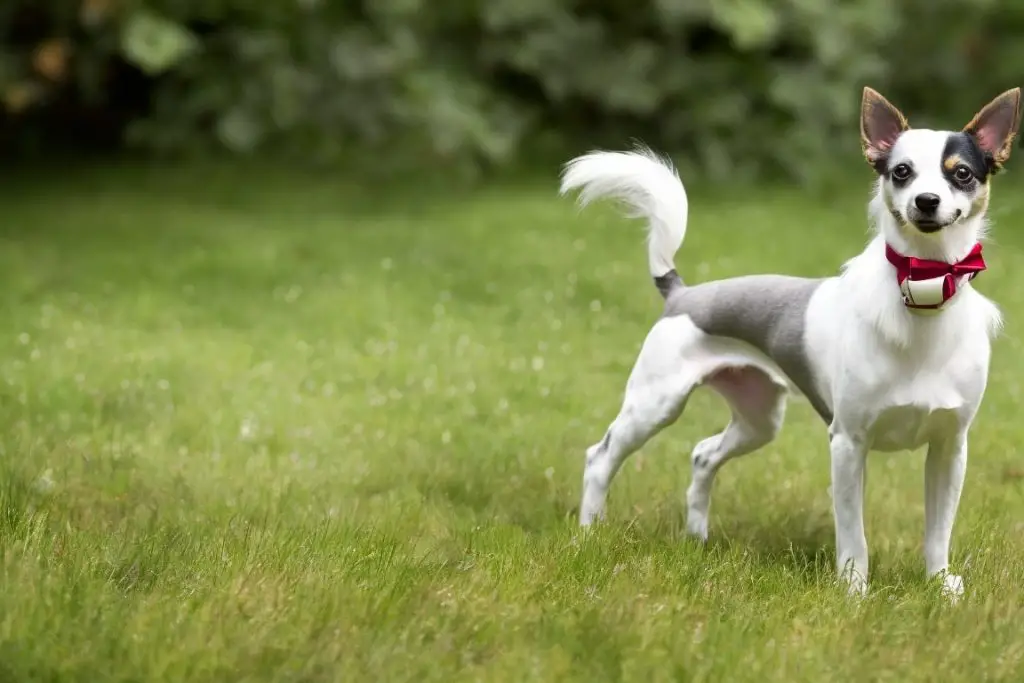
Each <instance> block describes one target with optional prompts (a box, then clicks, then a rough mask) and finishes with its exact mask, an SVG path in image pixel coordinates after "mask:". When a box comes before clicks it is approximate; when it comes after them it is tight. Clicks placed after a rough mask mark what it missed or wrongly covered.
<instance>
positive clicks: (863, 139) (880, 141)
mask: <svg viewBox="0 0 1024 683" xmlns="http://www.w3.org/2000/svg"><path fill="white" fill-rule="evenodd" d="M908 128H910V125H909V124H907V119H906V117H905V116H903V114H901V113H900V110H899V109H897V108H896V107H894V106H892V104H890V103H889V100H887V99H885V98H884V97H882V96H881V95H880V94H878V92H877V91H875V90H872V89H871V88H864V98H863V99H862V100H861V104H860V143H861V146H862V147H863V148H864V157H865V158H866V159H867V160H868V163H869V164H871V165H872V166H876V167H877V166H878V165H879V163H881V162H882V161H884V160H885V158H886V157H887V156H888V155H889V151H890V150H891V149H892V146H893V144H895V142H896V138H898V137H899V136H900V133H902V132H903V131H905V130H907V129H908Z"/></svg>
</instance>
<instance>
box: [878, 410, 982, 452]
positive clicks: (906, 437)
mask: <svg viewBox="0 0 1024 683" xmlns="http://www.w3.org/2000/svg"><path fill="white" fill-rule="evenodd" d="M962 409H963V405H959V406H953V405H951V406H948V407H937V406H927V405H914V404H907V405H897V406H893V407H891V408H887V409H885V410H883V411H881V412H880V413H879V414H878V416H877V417H876V418H875V420H874V422H873V423H872V425H871V427H870V429H869V430H868V439H869V443H870V448H871V450H874V451H882V452H887V453H891V452H893V451H902V450H914V449H917V448H920V447H921V446H924V445H925V444H927V443H928V441H929V440H930V439H933V438H935V437H937V436H940V435H942V434H944V433H946V432H949V431H951V430H955V429H956V426H957V425H958V424H959V423H960V414H961V411H962Z"/></svg>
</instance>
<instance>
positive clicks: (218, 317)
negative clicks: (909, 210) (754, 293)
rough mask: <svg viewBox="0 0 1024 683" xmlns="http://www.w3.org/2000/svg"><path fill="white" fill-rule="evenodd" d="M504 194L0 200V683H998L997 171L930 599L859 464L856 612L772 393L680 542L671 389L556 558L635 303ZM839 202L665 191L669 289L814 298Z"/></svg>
mask: <svg viewBox="0 0 1024 683" xmlns="http://www.w3.org/2000/svg"><path fill="white" fill-rule="evenodd" d="M541 180H542V182H541V181H538V182H532V183H531V182H518V183H515V184H507V185H502V186H500V187H498V186H495V187H490V188H486V189H481V190H478V191H475V192H468V191H463V192H459V193H456V194H453V195H445V194H444V193H441V192H436V191H435V190H433V189H430V188H428V187H421V188H412V187H406V188H394V187H378V188H370V189H368V188H362V187H359V186H358V185H354V184H351V183H349V184H346V183H343V182H341V181H340V180H338V179H331V178H322V177H321V178H316V179H311V178H309V177H300V176H297V175H296V176H293V175H289V174H287V173H286V172H284V171H246V172H232V171H230V170H223V169H221V170H217V169H191V170H190V169H173V168H170V169H162V170H154V169H144V168H115V169H101V170H97V171H94V172H93V173H91V174H88V175H87V174H84V173H79V172H74V173H68V174H65V175H64V176H63V177H60V178H57V179H53V178H43V179H35V180H23V181H20V182H16V183H13V184H7V185H5V187H4V189H3V190H2V191H0V195H2V206H3V215H4V218H3V221H2V225H0V240H2V248H0V272H2V273H3V275H2V277H3V288H2V290H0V297H3V311H4V314H3V316H2V317H0V419H2V424H0V680H3V681H19V682H28V681H89V682H93V681H101V680H102V681H125V682H128V681H147V682H153V681H190V682H203V681H211V682H212V681H217V682H222V681H271V680H272V681H343V680H344V681H350V680H351V681H357V680H388V681H402V680H410V681H411V680H415V681H460V680H480V681H513V680H559V681H563V680H564V681H574V680H580V681H584V680H585V681H597V680H617V679H625V680H649V681H667V680H692V681H723V680H728V681H764V680H780V681H821V680H829V681H846V680H850V681H853V680H856V681H862V680H878V681H901V682H904V681H926V680H939V679H941V680H944V681H954V680H963V681H979V680H1020V679H1021V677H1022V675H1024V628H1022V626H1024V582H1022V577H1024V464H1022V462H1021V456H1020V453H1019V450H1018V444H1020V443H1021V442H1022V441H1024V424H1022V423H1021V422H1020V419H1021V418H1020V408H1019V400H1020V396H1021V381H1020V378H1021V368H1022V367H1024V346H1022V344H1021V340H1020V337H1021V329H1022V328H1021V324H1022V323H1021V321H1022V318H1024V274H1022V271H1021V269H1020V268H1018V267H1017V266H1016V264H1017V263H1019V262H1020V260H1021V257H1022V249H1024V235H1022V233H1021V232H1020V230H1019V228H1020V227H1021V226H1020V219H1019V218H1015V216H1020V215H1022V214H1021V212H1022V211H1024V199H1022V196H1024V195H1022V194H1021V193H1020V189H1021V188H1020V185H1021V183H1020V181H1019V180H1016V179H1014V178H1013V177H1012V176H1010V177H1007V178H1006V179H1002V178H1001V179H1000V185H1001V188H999V191H998V194H997V196H996V199H995V204H994V206H995V211H996V214H995V217H996V219H997V225H996V230H995V236H996V240H995V243H994V244H993V245H992V246H991V248H990V256H989V261H990V270H989V271H988V272H987V273H985V275H983V276H982V277H981V278H980V279H979V280H978V286H979V288H980V289H982V290H983V291H984V292H985V293H987V294H989V295H990V296H992V297H994V298H995V299H996V300H997V301H998V302H999V303H1000V304H1001V305H1002V306H1003V308H1004V311H1005V313H1006V316H1007V319H1008V327H1007V331H1006V333H1005V335H1004V337H1003V338H1002V339H1001V340H1000V341H999V343H998V344H997V347H996V351H995V358H994V368H993V372H992V377H991V381H990V384H989V389H988V393H987V396H986V401H985V403H984V405H983V408H982V410H981V414H980V416H979V419H978V421H977V423H976V427H975V429H974V431H973V432H972V441H971V448H972V451H971V458H972V462H971V466H970V468H969V472H968V480H967V485H966V490H965V493H964V499H963V504H962V507H961V513H960V516H959V519H958V524H957V528H956V533H955V538H954V544H955V557H954V564H955V567H957V568H958V569H960V570H961V571H962V573H964V574H965V577H966V580H967V582H968V591H969V594H968V596H967V597H966V599H965V600H964V601H963V602H962V603H961V604H959V605H957V606H955V607H950V606H947V605H945V603H944V602H943V600H942V599H941V597H940V596H939V594H938V589H937V587H936V586H935V585H933V584H930V583H928V582H926V581H925V579H924V576H923V567H922V560H921V537H922V529H923V497H922V482H923V472H922V457H921V456H920V454H913V455H910V454H900V455H894V456H882V455H874V456H872V460H871V462H870V483H869V496H868V505H867V511H868V512H867V524H868V534H869V543H870V548H871V552H872V570H873V576H872V593H871V595H870V596H869V598H868V599H867V600H865V601H864V602H863V603H860V604H854V603H851V602H850V601H848V600H847V599H846V598H845V597H844V595H843V593H842V592H841V591H840V590H839V589H837V588H836V587H835V585H834V584H833V581H832V563H833V554H834V546H833V540H832V527H831V525H832V522H831V517H830V509H831V508H830V499H829V493H828V472H829V465H828V456H827V447H826V439H825V434H824V431H823V429H822V426H821V425H820V424H819V423H818V422H817V419H816V418H815V417H814V415H813V413H812V412H811V410H810V408H809V407H808V406H807V404H806V403H804V402H803V401H794V402H793V403H791V406H790V411H789V419H788V422H787V425H786V427H785V429H784V430H783V433H782V435H781V436H780V438H779V439H778V440H777V441H776V442H774V443H773V444H772V445H770V446H769V447H768V448H766V449H765V450H764V451H762V452H761V453H759V454H757V455H754V456H750V457H747V458H745V459H743V460H741V461H739V462H737V463H734V464H732V465H730V466H729V467H727V468H726V469H725V470H723V472H722V474H721V476H720V477H719V479H718V483H717V485H716V490H715V498H714V501H715V503H714V506H713V507H712V529H711V533H712V541H711V542H710V543H709V545H708V546H707V547H700V546H699V545H697V544H695V543H693V542H690V541H688V540H687V539H686V538H685V536H684V533H683V513H684V507H683V502H682V492H683V490H684V488H685V486H686V484H687V482H688V477H689V472H688V458H687V454H688V453H689V450H690V448H691V447H692V446H693V444H694V443H695V442H696V441H697V440H699V439H700V438H702V437H704V436H706V435H708V434H710V433H712V432H713V431H715V430H717V429H719V428H720V427H721V426H722V425H723V423H724V420H725V418H726V412H725V408H724V406H723V405H722V404H721V402H720V400H719V399H717V398H715V397H713V396H711V395H710V394H704V393H700V394H698V395H697V396H696V397H695V398H694V399H693V400H692V401H691V404H690V406H689V408H688V410H687V412H686V413H685V415H684V417H683V419H681V420H680V422H679V423H678V424H677V425H675V426H674V427H672V428H671V429H669V430H667V431H666V432H664V433H663V434H662V435H661V436H660V437H659V438H658V439H656V440H655V441H654V442H652V443H651V444H649V445H648V447H647V448H646V449H645V450H643V451H642V452H641V453H640V454H638V455H636V456H634V457H633V458H632V459H631V460H630V461H628V462H627V464H626V466H625V467H624V468H623V471H622V472H621V474H620V475H619V477H618V478H617V480H616V481H615V483H614V485H613V488H612V495H611V501H610V508H609V523H608V524H607V525H604V526H603V527H601V528H599V529H598V530H597V531H596V533H594V534H591V535H588V536H586V537H580V536H579V535H578V534H577V531H576V526H575V511H576V505H577V500H578V495H579V487H580V474H581V467H582V458H583V450H584V448H585V447H586V446H587V445H589V444H590V443H592V442H594V441H595V440H597V439H598V438H600V436H601V434H602V433H603V430H604V428H605V427H606V425H607V423H608V422H609V421H610V420H611V418H612V417H613V416H614V414H615V412H616V410H617V408H618V402H619V399H620V396H621V392H622V387H623V383H624V381H625V377H626V374H627V373H628V371H629V368H630V366H631V364H632V361H633V359H634V357H635V354H636V352H637V350H638V348H639V344H640V342H641V340H642V339H643V336H644V334H645V333H646V330H647V328H648V326H649V325H650V323H651V322H652V321H653V320H654V319H655V318H656V316H657V315H658V313H659V311H660V309H659V301H658V297H657V294H656V293H655V291H654V288H653V287H652V286H651V284H650V282H649V281H648V278H647V275H646V268H645V263H644V251H643V247H642V236H641V233H640V232H639V227H638V226H636V225H632V224H628V223H627V222H626V221H624V220H622V219H619V218H617V217H616V216H615V214H614V213H613V212H612V211H611V209H609V208H598V209H595V210H591V211H588V212H587V213H585V214H583V215H582V216H577V214H576V213H575V211H574V209H573V208H572V206H571V204H570V203H569V202H567V201H560V200H558V199H557V198H556V197H555V195H554V192H553V190H554V179H553V178H546V179H541ZM862 185H863V186H862ZM865 186H866V181H864V179H863V178H861V179H860V180H858V181H857V183H855V184H854V185H852V187H853V189H852V190H850V191H848V192H846V193H845V194H842V193H841V194H839V195H837V196H831V197H828V198H815V197H805V196H801V195H800V194H799V193H798V192H796V191H793V190H786V191H778V192H769V191H757V192H751V193H747V194H744V195H743V196H742V197H739V198H737V197H729V196H725V195H723V194H721V193H720V192H719V193H718V194H717V195H715V194H713V193H702V192H700V191H698V190H694V191H692V192H691V195H692V196H691V203H692V206H691V210H692V215H691V223H690V235H689V237H688V239H687V242H686V244H685V245H684V248H683V250H682V252H681V253H680V255H679V263H680V266H681V269H682V271H683V273H684V275H685V276H686V277H688V278H689V279H691V280H694V279H700V280H706V279H711V278H718V277H726V276H731V275H736V274H740V273H745V272H750V271H771V270H777V271H786V272H793V273H799V274H806V275H824V274H829V273H832V272H833V271H835V270H836V269H837V268H838V266H839V265H840V263H841V262H842V261H843V260H844V259H845V258H846V257H848V256H850V255H852V254H853V253H855V251H856V250H858V249H859V248H860V247H861V245H862V244H863V242H864V239H865V235H864V231H865V228H864V223H863V218H862V216H863V200H864V198H865V193H866V187H865ZM1002 188H1005V189H1002Z"/></svg>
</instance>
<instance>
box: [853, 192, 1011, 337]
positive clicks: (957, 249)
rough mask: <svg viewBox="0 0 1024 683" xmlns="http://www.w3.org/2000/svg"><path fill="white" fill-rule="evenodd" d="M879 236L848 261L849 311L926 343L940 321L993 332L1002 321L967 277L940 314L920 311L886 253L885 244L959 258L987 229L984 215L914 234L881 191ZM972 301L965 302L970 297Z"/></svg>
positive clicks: (876, 212) (876, 214)
mask: <svg viewBox="0 0 1024 683" xmlns="http://www.w3.org/2000/svg"><path fill="white" fill-rule="evenodd" d="M869 212H870V220H871V224H872V227H873V228H874V231H875V233H876V234H875V237H874V239H872V240H871V242H870V243H869V244H868V245H867V247H866V248H865V249H864V251H863V252H861V253H860V254H858V255H857V256H855V257H853V258H852V259H850V260H849V261H847V262H846V263H845V264H844V266H843V269H842V273H841V275H840V278H839V279H840V286H842V287H844V289H845V290H846V292H847V293H848V298H847V302H848V304H849V306H850V312H851V313H852V314H854V315H857V316H860V317H862V318H863V319H865V320H867V321H869V324H871V325H872V327H874V328H875V329H876V330H878V332H879V333H880V335H881V336H882V338H884V339H886V340H887V341H888V343H890V344H892V345H894V346H897V347H902V348H904V349H909V348H912V347H914V348H919V349H920V348H923V347H924V346H927V345H928V343H929V342H928V340H929V339H931V337H933V336H935V335H937V334H938V336H939V337H942V335H941V334H939V333H938V332H937V328H936V326H940V327H942V328H947V327H948V328H949V330H950V332H949V334H953V335H954V336H955V332H952V330H954V329H956V328H957V327H958V326H963V325H975V324H978V325H983V326H984V327H986V328H987V329H988V330H989V334H990V336H994V335H995V333H996V331H997V330H998V329H999V326H1000V317H999V311H998V309H997V308H995V306H994V305H993V304H992V303H991V302H989V301H988V300H987V299H985V298H984V297H981V296H979V295H978V294H977V292H974V291H970V290H972V287H971V284H970V283H967V284H966V285H965V286H964V287H962V288H961V291H959V292H958V293H957V295H956V297H954V300H952V301H950V302H949V304H948V305H946V306H945V307H944V308H943V312H942V313H941V314H939V315H934V316H933V315H927V316H921V315H916V314H915V313H914V312H912V311H910V310H909V309H908V308H907V307H906V305H905V304H904V302H903V294H902V292H901V291H900V286H899V283H898V282H897V274H896V269H895V267H894V266H893V265H892V264H891V263H890V262H889V261H888V259H887V258H886V245H887V244H888V245H889V246H891V247H892V248H893V249H896V250H897V251H900V252H901V253H902V254H904V255H906V256H912V257H915V258H920V259H929V260H937V261H945V262H946V263H954V262H957V261H960V260H962V259H963V258H964V257H965V256H967V254H969V253H970V251H971V249H973V247H974V245H975V244H977V243H978V241H979V239H980V238H981V237H982V235H983V231H984V217H982V216H979V217H973V218H972V219H970V221H965V222H963V223H960V224H957V225H955V226H952V227H953V230H951V231H950V233H949V234H946V235H914V234H913V233H909V230H913V229H914V228H913V226H901V225H900V224H899V223H898V222H897V221H896V220H895V219H894V218H893V217H892V215H890V213H889V211H888V207H887V206H886V204H885V201H884V200H883V199H882V198H881V197H880V196H878V195H876V196H875V198H874V199H873V200H872V202H871V203H870V205H869ZM967 299H970V300H971V301H973V304H969V305H967V306H966V307H965V303H966V300H967Z"/></svg>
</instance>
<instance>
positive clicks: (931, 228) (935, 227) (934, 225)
mask: <svg viewBox="0 0 1024 683" xmlns="http://www.w3.org/2000/svg"><path fill="white" fill-rule="evenodd" d="M962 213H963V212H962V211H960V209H957V210H956V213H954V214H953V217H952V218H950V219H949V220H948V221H937V220H935V219H934V218H925V217H923V216H922V217H918V218H914V219H913V220H911V223H913V224H914V227H915V228H917V229H918V230H920V231H921V232H923V233H925V234H931V233H933V232H938V231H939V230H942V229H943V228H947V227H949V226H951V225H953V224H954V223H956V222H957V221H958V220H960V216H961V214H962Z"/></svg>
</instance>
